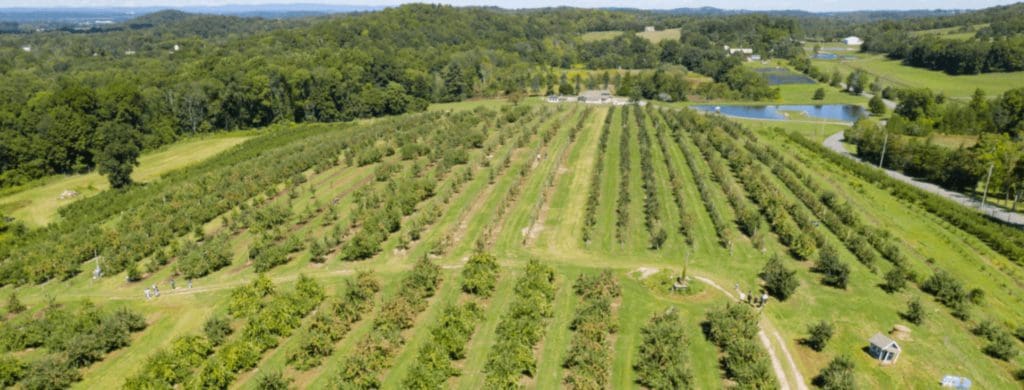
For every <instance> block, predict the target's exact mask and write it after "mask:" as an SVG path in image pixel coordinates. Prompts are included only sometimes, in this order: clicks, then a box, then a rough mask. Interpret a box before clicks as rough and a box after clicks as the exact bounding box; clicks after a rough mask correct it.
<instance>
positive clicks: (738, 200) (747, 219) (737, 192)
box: [693, 134, 761, 238]
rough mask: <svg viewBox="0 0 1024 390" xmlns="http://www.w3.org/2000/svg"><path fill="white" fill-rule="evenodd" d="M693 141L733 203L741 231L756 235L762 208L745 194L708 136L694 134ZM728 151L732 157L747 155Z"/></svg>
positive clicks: (712, 175)
mask: <svg viewBox="0 0 1024 390" xmlns="http://www.w3.org/2000/svg"><path fill="white" fill-rule="evenodd" d="M693 142H694V143H695V144H696V145H697V148H698V149H700V151H701V153H702V154H703V155H704V160H705V161H707V164H708V168H710V170H711V179H712V180H714V181H716V182H718V184H719V186H721V187H722V192H723V193H725V197H726V199H728V200H729V203H730V204H732V208H733V210H734V211H735V212H736V222H737V225H739V227H740V231H742V232H743V233H744V234H746V235H747V237H750V238H754V237H756V236H757V234H758V232H759V231H760V229H761V210H760V209H759V208H758V207H757V206H756V205H754V204H753V203H752V202H751V201H750V199H747V197H746V196H745V195H744V194H743V191H742V186H740V185H739V184H738V183H736V181H735V180H734V178H733V175H732V173H731V172H730V171H729V168H728V163H726V161H725V159H723V158H722V157H721V156H719V155H718V154H717V153H716V152H715V148H714V147H713V146H712V145H711V143H710V142H708V138H707V137H706V136H705V135H704V134H694V135H693ZM726 153H727V152H726V151H723V152H722V154H723V155H728V156H730V159H731V158H740V157H746V156H745V155H743V156H732V154H731V153H730V154H726Z"/></svg>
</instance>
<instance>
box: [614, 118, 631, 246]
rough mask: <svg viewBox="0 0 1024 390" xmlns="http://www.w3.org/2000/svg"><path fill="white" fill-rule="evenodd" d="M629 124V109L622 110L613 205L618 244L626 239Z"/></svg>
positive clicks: (627, 222)
mask: <svg viewBox="0 0 1024 390" xmlns="http://www.w3.org/2000/svg"><path fill="white" fill-rule="evenodd" d="M631 134H632V132H631V131H630V126H629V110H627V109H623V110H622V134H620V135H619V200H618V203H617V204H616V205H615V215H616V218H615V240H616V241H618V242H619V243H620V244H621V243H623V242H624V241H625V240H626V233H627V232H626V229H627V228H628V227H629V171H630V163H631V161H630V153H629V138H630V137H632V135H631Z"/></svg>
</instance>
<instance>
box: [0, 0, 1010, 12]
mask: <svg viewBox="0 0 1024 390" xmlns="http://www.w3.org/2000/svg"><path fill="white" fill-rule="evenodd" d="M423 2H434V3H445V4H452V5H496V6H500V7H505V8H535V7H547V6H558V5H569V6H576V7H630V8H648V9H666V8H683V7H703V6H711V7H717V8H725V9H752V10H767V9H802V10H808V11H849V10H865V9H900V10H905V9H936V8H943V9H951V8H956V9H974V8H985V7H991V6H994V5H1002V4H1010V3H1013V2H1014V1H1013V0H1010V1H1006V0H1003V1H1000V0H970V1H965V0H619V1H613V0H584V1H567V0H447V1H439V0H432V1H431V0H425V1H423ZM284 3H302V4H337V5H382V6H389V5H397V4H401V3H407V1H400V0H383V1H381V0H351V1H349V0H127V1H126V0H0V7H89V6H93V7H96V6H118V7H143V6H166V5H170V6H210V5H225V4H284Z"/></svg>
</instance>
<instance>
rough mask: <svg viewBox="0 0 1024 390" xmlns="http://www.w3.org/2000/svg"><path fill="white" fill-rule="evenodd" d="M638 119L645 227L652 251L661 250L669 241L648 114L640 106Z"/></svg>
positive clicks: (637, 110) (635, 111) (634, 111)
mask: <svg viewBox="0 0 1024 390" xmlns="http://www.w3.org/2000/svg"><path fill="white" fill-rule="evenodd" d="M633 117H634V118H636V124H637V129H638V130H637V139H638V142H637V143H638V144H639V150H640V179H641V180H640V188H641V189H642V190H643V191H644V227H646V229H647V234H648V236H649V239H648V245H649V247H650V248H651V249H660V248H661V246H662V245H664V244H665V240H666V239H668V233H667V232H666V231H665V227H664V222H663V221H662V220H661V203H660V202H659V201H658V184H657V179H656V178H655V177H654V157H652V156H651V154H652V152H651V132H650V130H649V129H648V127H647V114H646V112H644V109H642V108H640V106H639V105H635V106H633Z"/></svg>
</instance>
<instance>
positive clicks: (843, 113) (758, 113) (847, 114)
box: [690, 104, 868, 122]
mask: <svg viewBox="0 0 1024 390" xmlns="http://www.w3.org/2000/svg"><path fill="white" fill-rule="evenodd" d="M690 108H693V109H695V110H698V111H706V112H715V111H717V112H719V113H721V114H723V115H728V116H736V117H740V118H752V119H786V115H785V114H784V113H783V112H784V111H801V112H804V113H806V114H807V116H809V117H810V118H811V119H815V118H817V119H828V120H832V121H841V122H856V121H857V119H860V118H863V117H866V116H867V115H868V113H867V111H866V110H864V107H861V106H856V105H852V104H824V105H820V106H815V105H809V104H783V105H770V106H754V105H749V106H711V105H699V106H690Z"/></svg>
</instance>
